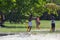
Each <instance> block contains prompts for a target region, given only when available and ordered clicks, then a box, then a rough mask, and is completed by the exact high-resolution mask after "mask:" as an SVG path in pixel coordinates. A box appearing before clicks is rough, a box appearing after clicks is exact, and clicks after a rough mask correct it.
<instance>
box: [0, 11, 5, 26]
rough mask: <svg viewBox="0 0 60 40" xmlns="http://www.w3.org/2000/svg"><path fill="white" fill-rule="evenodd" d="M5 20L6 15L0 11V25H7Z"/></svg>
mask: <svg viewBox="0 0 60 40" xmlns="http://www.w3.org/2000/svg"><path fill="white" fill-rule="evenodd" d="M4 21H5V16H4V15H3V14H2V12H1V11H0V26H1V27H5V26H4V25H3V23H4Z"/></svg>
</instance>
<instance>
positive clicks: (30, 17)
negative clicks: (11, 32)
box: [27, 15, 32, 32]
mask: <svg viewBox="0 0 60 40" xmlns="http://www.w3.org/2000/svg"><path fill="white" fill-rule="evenodd" d="M31 28H32V15H30V16H29V19H28V28H27V31H28V32H30V31H31Z"/></svg>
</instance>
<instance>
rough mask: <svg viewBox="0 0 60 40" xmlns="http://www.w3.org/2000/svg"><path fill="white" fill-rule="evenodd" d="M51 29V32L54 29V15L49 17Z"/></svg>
mask: <svg viewBox="0 0 60 40" xmlns="http://www.w3.org/2000/svg"><path fill="white" fill-rule="evenodd" d="M51 29H52V32H54V31H55V17H54V16H52V18H51Z"/></svg>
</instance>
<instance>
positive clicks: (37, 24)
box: [36, 16, 40, 29]
mask: <svg viewBox="0 0 60 40" xmlns="http://www.w3.org/2000/svg"><path fill="white" fill-rule="evenodd" d="M39 26H40V18H39V17H38V16H37V18H36V28H37V29H40V28H39Z"/></svg>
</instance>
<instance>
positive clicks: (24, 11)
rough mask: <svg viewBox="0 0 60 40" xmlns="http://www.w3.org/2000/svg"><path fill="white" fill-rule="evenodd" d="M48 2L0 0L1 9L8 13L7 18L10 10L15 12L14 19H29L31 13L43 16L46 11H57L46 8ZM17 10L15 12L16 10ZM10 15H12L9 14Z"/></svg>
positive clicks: (44, 0) (38, 0) (41, 0)
mask: <svg viewBox="0 0 60 40" xmlns="http://www.w3.org/2000/svg"><path fill="white" fill-rule="evenodd" d="M47 3H48V1H46V0H0V10H1V11H2V12H3V13H4V14H5V15H6V18H7V19H8V17H10V16H11V15H12V14H11V15H10V12H11V13H13V16H11V18H12V19H14V18H15V19H14V20H19V21H21V20H23V19H24V21H25V20H26V19H28V17H29V15H30V14H33V16H42V15H43V13H44V12H46V11H47V12H49V13H51V11H53V10H54V11H53V13H56V11H57V10H56V9H55V8H54V7H55V6H54V7H53V8H54V9H52V8H49V6H48V8H46V7H45V5H46V4H47ZM14 11H15V12H14ZM9 15H10V16H9Z"/></svg>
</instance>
